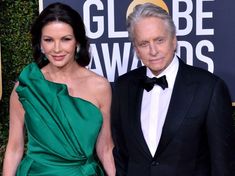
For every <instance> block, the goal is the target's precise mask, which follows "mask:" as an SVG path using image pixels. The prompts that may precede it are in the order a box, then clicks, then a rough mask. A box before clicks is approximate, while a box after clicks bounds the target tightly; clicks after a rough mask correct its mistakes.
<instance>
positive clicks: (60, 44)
mask: <svg viewBox="0 0 235 176" xmlns="http://www.w3.org/2000/svg"><path fill="white" fill-rule="evenodd" d="M77 44H78V43H77V41H76V39H75V36H74V33H73V29H72V27H71V26H70V25H69V24H67V23H64V22H61V21H55V22H51V23H48V24H47V25H45V26H44V27H43V28H42V37H41V50H42V52H43V53H44V54H45V55H46V57H47V59H48V60H49V62H50V63H51V64H53V65H54V66H56V67H64V66H66V65H67V64H69V63H71V62H74V60H75V50H76V46H77Z"/></svg>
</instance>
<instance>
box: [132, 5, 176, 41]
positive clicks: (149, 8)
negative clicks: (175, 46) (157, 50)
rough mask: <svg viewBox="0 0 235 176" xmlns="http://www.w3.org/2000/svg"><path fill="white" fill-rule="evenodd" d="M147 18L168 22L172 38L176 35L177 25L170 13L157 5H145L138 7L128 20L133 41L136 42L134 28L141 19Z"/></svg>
mask: <svg viewBox="0 0 235 176" xmlns="http://www.w3.org/2000/svg"><path fill="white" fill-rule="evenodd" d="M146 17H156V18H159V19H162V20H163V21H165V22H166V25H168V27H169V32H170V34H171V36H172V37H173V36H175V35H176V29H175V24H174V22H173V20H172V18H171V16H170V15H169V14H168V12H167V11H166V10H164V9H163V8H161V7H159V6H157V5H155V4H152V3H144V4H139V5H136V6H135V8H134V10H133V12H132V13H130V14H129V16H128V18H127V31H128V33H129V38H130V40H131V41H134V38H135V36H134V26H135V24H136V22H138V20H140V19H141V18H146Z"/></svg>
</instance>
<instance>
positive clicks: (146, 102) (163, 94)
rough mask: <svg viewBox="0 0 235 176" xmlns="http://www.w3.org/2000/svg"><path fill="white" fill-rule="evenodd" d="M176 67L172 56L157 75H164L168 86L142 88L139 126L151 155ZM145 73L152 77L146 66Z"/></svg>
mask: <svg viewBox="0 0 235 176" xmlns="http://www.w3.org/2000/svg"><path fill="white" fill-rule="evenodd" d="M178 68H179V60H178V58H177V57H176V56H174V58H173V60H172V62H171V63H170V65H169V66H168V67H167V68H166V69H165V70H164V71H163V72H162V73H161V74H159V75H158V76H157V77H161V76H163V75H166V79H167V82H168V88H166V89H164V90H163V89H162V88H161V87H160V86H158V85H154V87H153V89H152V90H151V91H149V92H147V91H146V90H144V92H143V98H142V104H141V128H142V132H143V135H144V138H145V141H146V143H147V145H148V147H149V150H150V152H151V154H152V156H154V154H155V152H156V149H157V146H158V143H159V141H160V137H161V134H162V128H163V124H164V122H165V119H166V114H167V111H168V106H169V103H170V99H171V94H172V91H173V87H174V83H175V78H176V75H177V72H178ZM146 75H147V76H148V77H150V78H152V77H154V75H153V73H152V72H151V71H150V69H149V68H147V72H146Z"/></svg>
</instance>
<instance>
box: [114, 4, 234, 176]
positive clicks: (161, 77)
mask: <svg viewBox="0 0 235 176" xmlns="http://www.w3.org/2000/svg"><path fill="white" fill-rule="evenodd" d="M127 29H128V32H129V36H130V39H131V40H132V42H133V46H134V49H135V51H136V54H137V56H138V58H139V59H140V60H141V61H142V62H143V64H144V66H143V67H139V68H137V69H135V70H132V71H130V72H128V73H126V74H124V75H122V76H120V77H119V78H118V79H117V80H116V81H115V84H114V93H113V104H112V132H113V139H114V143H115V148H114V151H113V154H114V157H115V164H116V169H117V175H119V176H235V173H234V168H235V164H234V160H235V159H234V158H235V151H234V150H235V137H234V127H233V119H232V102H231V99H230V95H229V92H228V89H227V87H226V85H225V83H224V82H223V81H222V80H221V79H220V78H219V77H217V76H215V75H213V74H211V73H209V72H208V71H205V70H202V69H200V68H196V67H192V66H189V65H186V64H185V63H184V62H183V61H181V59H180V58H179V57H177V56H176V54H175V50H176V47H177V39H176V30H175V25H174V23H173V21H172V18H171V17H170V16H169V14H168V13H167V12H166V11H165V10H163V9H162V8H160V7H158V6H155V5H153V4H151V3H145V4H143V5H137V6H136V7H135V9H134V11H133V12H132V13H131V14H130V15H129V17H128V20H127ZM151 78H152V79H151Z"/></svg>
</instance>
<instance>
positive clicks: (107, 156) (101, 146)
mask: <svg viewBox="0 0 235 176" xmlns="http://www.w3.org/2000/svg"><path fill="white" fill-rule="evenodd" d="M111 96H112V94H111V87H110V84H109V82H108V81H106V80H105V81H104V84H102V86H101V87H100V88H99V94H98V101H99V105H100V110H101V112H102V115H103V125H102V128H101V131H100V134H99V136H98V139H97V143H96V151H97V155H98V157H99V159H100V161H101V163H102V165H103V167H104V169H105V171H106V174H107V175H108V176H115V173H116V169H115V165H114V159H113V154H112V150H113V140H112V137H111V127H110V126H111V125H110V107H111Z"/></svg>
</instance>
